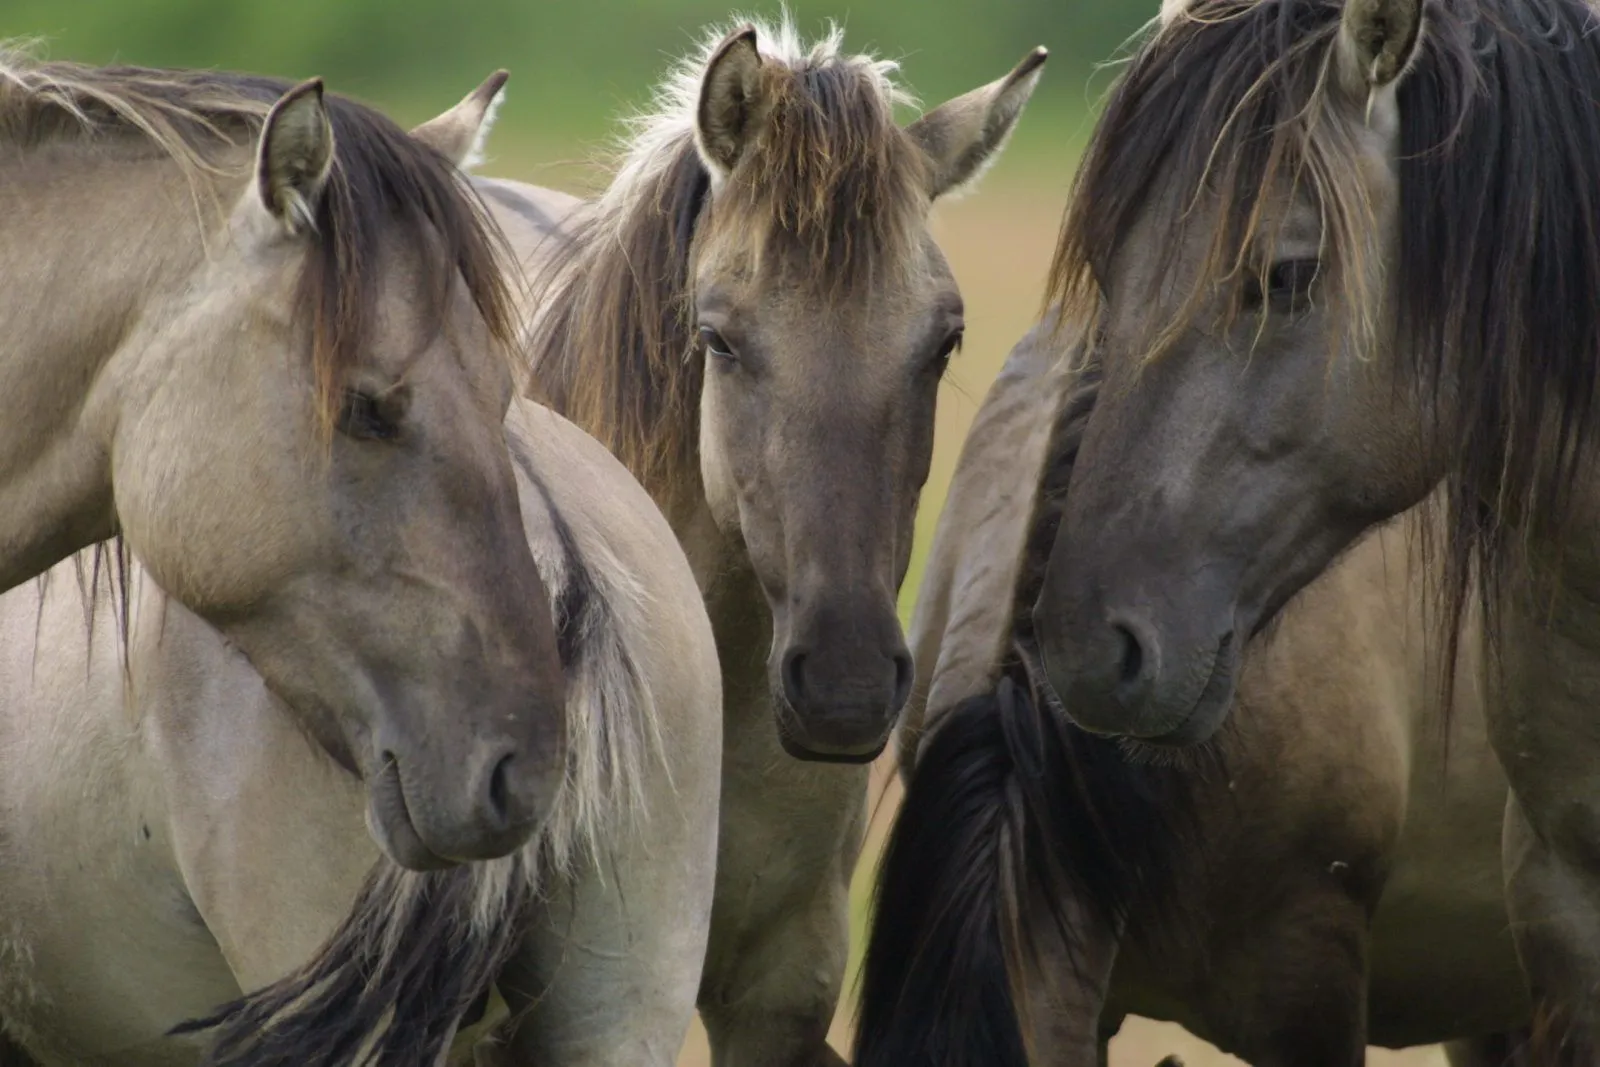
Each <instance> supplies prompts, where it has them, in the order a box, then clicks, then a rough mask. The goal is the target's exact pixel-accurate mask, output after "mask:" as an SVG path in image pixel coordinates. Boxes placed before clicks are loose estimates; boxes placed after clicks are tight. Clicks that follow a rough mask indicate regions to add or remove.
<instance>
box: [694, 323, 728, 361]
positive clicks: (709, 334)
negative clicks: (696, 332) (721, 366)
mask: <svg viewBox="0 0 1600 1067" xmlns="http://www.w3.org/2000/svg"><path fill="white" fill-rule="evenodd" d="M700 344H701V345H702V346H703V347H704V348H705V350H706V353H707V354H708V355H712V356H716V357H717V358H718V359H725V360H732V359H733V349H732V348H730V347H729V345H728V342H726V341H724V340H723V339H722V335H721V334H720V333H718V332H717V331H716V330H713V329H712V328H711V327H709V326H702V327H700Z"/></svg>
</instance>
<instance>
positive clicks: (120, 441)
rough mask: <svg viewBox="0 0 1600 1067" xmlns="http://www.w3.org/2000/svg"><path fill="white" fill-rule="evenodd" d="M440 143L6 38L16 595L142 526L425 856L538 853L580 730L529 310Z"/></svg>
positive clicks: (271, 92) (346, 104)
mask: <svg viewBox="0 0 1600 1067" xmlns="http://www.w3.org/2000/svg"><path fill="white" fill-rule="evenodd" d="M499 81H503V78H502V79H499ZM498 84H499V82H498V81H495V82H493V85H492V86H489V87H486V88H489V89H497V88H498ZM436 132H437V130H434V131H431V132H430V131H424V133H423V134H422V135H420V136H409V135H407V133H406V132H405V131H403V130H401V129H399V128H398V127H396V126H395V125H394V124H393V123H392V122H390V121H389V120H388V119H386V118H384V117H383V116H382V115H380V114H378V113H376V112H374V111H372V110H370V109H368V108H365V107H363V106H361V105H358V104H355V103H353V102H350V101H348V100H343V99H341V98H337V97H334V96H331V95H329V96H326V97H325V96H324V94H323V92H322V87H321V83H320V82H308V83H305V84H302V85H300V86H295V87H291V86H289V85H287V84H285V83H279V82H275V81H272V80H269V79H258V78H252V77H246V76H241V75H231V74H220V73H213V72H193V71H157V70H142V69H136V68H94V67H83V66H78V65H76V64H67V63H41V62H37V61H35V60H33V59H31V58H29V57H27V56H25V55H21V54H19V53H16V52H14V51H12V50H9V49H0V145H3V151H0V264H3V266H0V271H3V277H0V293H3V294H4V295H3V298H0V337H3V338H4V339H5V340H4V342H3V347H0V589H9V588H12V587H15V586H16V585H18V584H19V583H21V582H23V581H25V580H27V579H29V578H30V577H33V576H36V575H38V574H40V573H42V572H43V571H44V570H45V569H46V568H48V567H49V566H51V565H52V564H54V563H56V562H57V561H59V560H62V559H65V558H66V557H67V556H69V555H71V554H72V553H74V552H76V551H78V550H79V549H81V548H84V547H86V546H88V545H90V544H92V543H94V542H97V541H100V540H102V539H105V538H109V537H111V536H112V535H114V534H120V535H121V536H122V538H123V542H124V543H125V544H126V545H127V546H128V549H129V550H130V551H131V553H132V556H133V557H135V558H137V559H138V560H139V561H140V563H141V565H142V566H144V567H146V568H147V569H149V571H150V572H151V574H152V575H153V576H154V577H155V579H156V580H157V581H159V582H160V583H161V585H162V587H163V588H165V589H166V590H168V591H169V593H170V594H171V595H172V596H173V597H174V598H175V599H177V600H178V601H179V602H181V603H183V604H185V605H187V606H188V607H189V608H191V609H192V610H193V611H195V612H196V613H197V614H198V615H200V616H201V617H202V618H204V619H206V620H207V621H208V622H210V623H211V624H212V625H214V626H216V627H217V628H218V629H220V630H221V631H222V632H223V633H224V634H225V635H227V637H228V638H229V639H230V640H231V641H233V642H234V643H235V644H236V645H237V646H238V647H239V648H240V649H241V650H243V651H244V653H245V654H246V655H247V656H249V658H250V660H251V662H252V663H253V664H254V666H255V669H256V670H257V671H258V672H259V673H260V674H261V676H262V677H263V678H264V679H266V681H267V683H268V684H269V685H270V686H272V687H273V690H274V691H275V692H276V693H277V694H278V695H279V696H281V697H282V698H283V699H285V700H287V701H289V702H290V703H291V704H292V705H294V706H295V708H296V709H297V712H298V713H299V714H300V715H301V716H302V717H303V718H304V719H305V720H306V722H307V724H308V726H309V727H310V728H312V729H314V730H316V731H317V732H318V733H319V735H320V736H321V737H322V738H323V740H324V741H325V743H327V744H329V745H330V746H331V747H333V748H334V749H336V750H338V754H339V758H340V759H341V760H343V761H345V762H346V763H349V764H353V765H356V766H358V767H359V768H360V769H361V771H362V773H363V776H364V778H365V779H366V781H367V782H368V784H369V786H370V789H369V793H370V802H371V804H372V807H373V811H374V815H375V816H376V818H375V820H374V824H373V826H374V831H375V832H377V833H379V834H380V835H381V836H382V839H383V842H384V845H385V847H386V849H388V850H389V852H390V853H391V855H393V856H395V857H396V859H397V860H398V861H400V862H402V863H405V864H408V865H410V866H412V867H418V868H421V867H428V866H437V865H439V864H441V863H444V862H447V861H452V860H466V859H475V858H478V859H481V858H491V857H494V856H500V855H505V854H507V853H510V852H512V851H514V850H515V849H516V848H517V847H518V846H519V845H520V844H521V843H522V842H523V841H525V840H526V839H527V838H528V837H529V836H530V835H531V834H532V833H533V832H534V831H535V830H536V829H537V825H538V822H539V821H540V819H542V818H543V815H544V812H545V811H546V810H547V809H548V806H549V802H550V797H551V795H552V794H553V792H554V790H555V788H556V787H557V784H558V780H559V770H560V767H561V765H562V760H563V745H564V741H563V738H562V737H561V735H560V725H561V722H562V717H561V715H560V708H561V705H562V699H563V697H562V681H563V679H562V673H561V670H560V664H559V662H558V658H557V655H556V647H555V636H554V633H553V631H552V629H551V626H550V621H549V617H548V613H547V612H546V611H545V610H544V608H543V607H542V605H543V604H544V603H545V602H546V600H547V597H546V593H545V590H544V589H543V587H542V586H541V585H540V579H539V574H538V570H537V568H536V567H535V566H534V562H533V560H532V558H531V557H530V556H529V555H528V549H527V542H526V540H525V538H524V537H523V535H522V533H521V529H520V526H519V524H518V520H519V516H518V511H517V498H516V489H515V481H514V478H513V474H512V470H511V466H510V461H509V459H508V458H507V455H506V450H505V437H504V431H503V429H502V422H503V418H504V415H505V412H506V409H507V405H508V404H509V402H510V399H511V395H512V385H513V382H512V377H513V375H512V366H511V363H510V360H509V358H508V356H509V345H510V344H511V343H512V340H513V338H512V333H513V323H514V315H515V312H514V308H513V306H512V304H511V300H510V295H509V293H508V292H507V291H506V288H505V286H504V284H503V282H502V280H501V273H500V263H499V262H498V249H497V246H496V237H495V235H494V232H493V230H492V228H491V227H489V226H488V225H487V220H485V219H484V218H483V217H482V214H481V211H480V210H479V208H478V207H477V205H476V202H475V201H474V200H473V199H472V198H471V197H470V196H469V195H468V194H467V193H466V191H465V190H464V189H463V188H462V187H461V179H460V177H459V174H458V171H457V169H456V167H455V166H454V164H453V161H452V160H451V159H450V158H448V157H447V156H446V155H445V154H444V153H443V152H442V151H440V150H439V148H437V147H436V146H435V145H433V144H432V143H430V141H429V140H428V137H429V136H430V135H431V133H436ZM107 565H108V566H115V567H122V566H124V565H125V560H123V559H120V558H119V559H116V560H112V561H111V563H109V564H107ZM446 722H448V723H450V724H452V726H454V727H455V729H454V731H453V732H450V731H443V730H441V729H439V727H440V725H441V724H442V723H446ZM413 820H415V821H413Z"/></svg>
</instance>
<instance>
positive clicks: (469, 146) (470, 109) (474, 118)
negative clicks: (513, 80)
mask: <svg viewBox="0 0 1600 1067" xmlns="http://www.w3.org/2000/svg"><path fill="white" fill-rule="evenodd" d="M509 77H511V75H510V74H508V73H507V72H505V71H503V70H497V71H495V72H494V73H493V74H491V75H489V78H488V80H487V81H485V82H484V83H483V84H482V85H480V86H478V87H477V88H476V89H474V90H472V92H470V93H468V94H467V95H466V96H465V97H463V98H462V100H461V103H459V104H457V105H456V106H455V107H453V108H451V109H450V110H449V111H446V112H445V113H444V114H442V115H440V116H438V117H437V118H432V119H429V120H428V121H427V122H424V123H423V124H422V125H421V126H418V127H417V128H416V129H414V130H412V131H411V136H413V137H415V138H416V139H417V140H419V141H421V142H422V143H423V144H425V145H428V146H429V147H431V148H435V149H438V150H439V152H440V153H442V154H443V155H444V157H445V158H446V159H448V160H450V161H451V162H452V163H454V164H455V165H456V166H458V167H460V168H461V169H462V170H471V169H472V168H473V167H475V166H477V165H478V164H479V163H482V162H483V145H484V142H485V141H487V140H488V139H489V130H490V129H491V128H493V126H494V119H495V113H496V112H497V111H499V110H500V104H501V102H502V101H504V100H505V96H506V79H507V78H509Z"/></svg>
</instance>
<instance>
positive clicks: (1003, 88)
mask: <svg viewBox="0 0 1600 1067" xmlns="http://www.w3.org/2000/svg"><path fill="white" fill-rule="evenodd" d="M1048 56H1049V53H1048V52H1046V51H1045V50H1044V49H1043V48H1035V49H1034V50H1033V51H1032V52H1029V53H1028V55H1027V57H1026V58H1025V59H1023V61H1022V62H1021V63H1018V64H1017V66H1016V69H1014V70H1013V71H1012V72H1011V73H1010V74H1007V75H1006V76H1005V77H1004V78H1001V79H1000V80H999V81H997V82H990V83H989V84H988V85H985V86H984V87H983V88H981V89H974V90H973V91H972V92H970V93H967V94H965V95H963V96H958V97H956V98H955V99H954V100H950V101H947V102H945V103H943V104H940V105H939V106H938V107H936V108H934V109H933V110H932V111H930V112H928V113H927V114H925V115H923V116H922V117H921V118H920V119H918V120H917V121H915V122H913V123H912V124H911V125H910V126H908V127H907V128H906V132H907V133H909V134H910V135H911V137H912V139H913V140H914V141H916V142H917V144H919V145H921V146H922V150H923V152H925V153H927V156H928V162H929V163H930V164H931V170H930V172H929V174H930V181H929V186H928V196H929V198H930V199H937V198H939V197H941V196H944V195H945V194H946V193H948V192H950V191H951V190H952V189H956V188H959V187H961V186H963V185H968V184H970V183H972V182H973V181H976V180H977V179H978V177H979V176H980V175H982V174H983V172H984V170H985V169H987V168H988V166H989V164H990V163H993V162H994V161H995V159H996V158H998V157H999V155H1000V149H1001V148H1003V147H1005V143H1006V138H1007V137H1009V136H1011V130H1012V129H1013V128H1014V127H1015V126H1016V124H1017V119H1018V118H1019V117H1020V116H1021V115H1022V108H1023V106H1024V105H1025V104H1027V102H1028V98H1029V97H1031V96H1032V95H1033V89H1034V86H1036V85H1038V84H1039V75H1040V74H1041V73H1042V72H1043V68H1044V61H1045V59H1046V58H1048Z"/></svg>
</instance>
